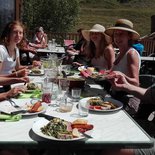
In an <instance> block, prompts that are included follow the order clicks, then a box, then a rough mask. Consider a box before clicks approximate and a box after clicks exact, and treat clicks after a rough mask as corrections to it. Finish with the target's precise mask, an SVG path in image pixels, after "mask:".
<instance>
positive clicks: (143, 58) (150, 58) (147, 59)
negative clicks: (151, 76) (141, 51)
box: [141, 56, 155, 61]
mask: <svg viewBox="0 0 155 155" xmlns="http://www.w3.org/2000/svg"><path fill="white" fill-rule="evenodd" d="M141 60H142V61H155V57H144V56H142V57H141Z"/></svg>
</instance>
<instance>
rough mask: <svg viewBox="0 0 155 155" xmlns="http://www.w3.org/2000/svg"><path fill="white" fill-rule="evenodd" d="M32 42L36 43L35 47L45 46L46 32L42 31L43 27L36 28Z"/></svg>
mask: <svg viewBox="0 0 155 155" xmlns="http://www.w3.org/2000/svg"><path fill="white" fill-rule="evenodd" d="M33 43H34V44H36V45H37V46H36V47H37V48H46V47H47V45H48V44H47V34H46V33H45V32H44V29H43V27H37V28H36V30H35V35H34V38H33Z"/></svg>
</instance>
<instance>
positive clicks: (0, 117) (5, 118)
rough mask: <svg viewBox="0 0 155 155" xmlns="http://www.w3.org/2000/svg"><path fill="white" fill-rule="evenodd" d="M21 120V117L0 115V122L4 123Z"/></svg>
mask: <svg viewBox="0 0 155 155" xmlns="http://www.w3.org/2000/svg"><path fill="white" fill-rule="evenodd" d="M21 119H22V116H21V115H19V114H18V115H8V114H0V120H3V121H6V122H15V121H19V120H21Z"/></svg>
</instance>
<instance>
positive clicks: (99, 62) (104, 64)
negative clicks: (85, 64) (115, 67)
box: [91, 55, 108, 69]
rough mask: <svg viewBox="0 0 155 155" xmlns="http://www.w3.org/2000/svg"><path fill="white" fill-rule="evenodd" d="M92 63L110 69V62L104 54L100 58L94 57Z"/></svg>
mask: <svg viewBox="0 0 155 155" xmlns="http://www.w3.org/2000/svg"><path fill="white" fill-rule="evenodd" d="M91 65H92V66H94V67H99V68H102V69H108V63H107V60H106V59H105V57H104V55H102V56H100V57H99V58H95V57H94V58H92V60H91Z"/></svg>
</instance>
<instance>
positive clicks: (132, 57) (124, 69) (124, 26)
mask: <svg viewBox="0 0 155 155" xmlns="http://www.w3.org/2000/svg"><path fill="white" fill-rule="evenodd" d="M105 33H106V34H107V35H109V36H111V37H113V41H114V43H115V45H116V46H117V47H118V49H119V54H118V56H117V57H116V60H115V62H114V65H113V67H112V70H113V71H118V72H121V73H122V74H123V75H124V76H125V77H126V79H127V80H128V82H129V83H131V84H134V85H137V86H138V85H139V70H140V65H141V59H140V55H139V53H138V51H137V50H136V49H134V48H133V47H132V44H133V42H135V41H137V40H138V39H139V38H140V35H139V34H138V32H136V31H135V30H133V23H132V22H131V21H129V20H127V19H118V20H117V21H116V24H115V26H114V27H110V28H108V29H107V30H106V31H105ZM116 73H117V72H116ZM112 95H113V97H115V98H117V99H118V98H119V99H120V97H122V96H125V95H126V93H124V92H121V91H115V90H113V89H112Z"/></svg>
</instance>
